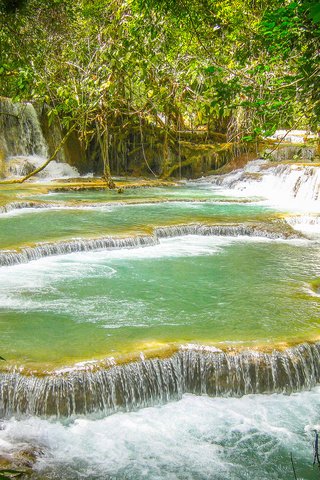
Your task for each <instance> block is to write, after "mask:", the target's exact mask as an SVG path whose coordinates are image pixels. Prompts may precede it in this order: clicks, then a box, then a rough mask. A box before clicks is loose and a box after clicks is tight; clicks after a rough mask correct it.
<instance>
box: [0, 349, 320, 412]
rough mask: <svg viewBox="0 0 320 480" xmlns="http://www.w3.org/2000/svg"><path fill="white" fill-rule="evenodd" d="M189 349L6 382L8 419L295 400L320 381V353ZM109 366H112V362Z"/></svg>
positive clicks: (1, 396)
mask: <svg viewBox="0 0 320 480" xmlns="http://www.w3.org/2000/svg"><path fill="white" fill-rule="evenodd" d="M195 348H196V347H192V348H187V347H185V348H182V349H181V350H180V351H179V352H177V353H176V354H175V355H174V356H173V357H171V358H168V359H163V360H161V359H154V360H143V361H141V362H134V363H129V364H127V365H123V366H113V367H109V368H100V369H98V370H96V371H94V370H90V369H87V370H84V371H77V370H75V371H71V372H69V373H61V374H59V373H56V374H53V375H48V376H44V377H37V376H24V375H21V374H20V373H19V372H13V373H2V374H1V375H0V412H1V414H2V416H11V415H13V414H29V415H57V416H70V415H76V414H88V413H92V412H94V411H103V412H104V413H106V414H110V413H114V412H116V411H118V410H126V411H130V410H133V409H136V408H140V407H146V406H150V405H157V404H163V403H166V402H168V401H170V400H177V399H180V398H181V397H182V395H183V394H184V393H186V392H188V393H194V394H197V395H209V396H233V397H234V396H241V395H245V394H249V393H275V392H277V393H292V392H295V391H299V390H302V389H310V388H312V387H313V386H315V385H316V384H317V383H318V382H319V381H320V345H319V344H302V345H299V346H297V347H294V348H291V349H288V350H286V351H284V352H279V351H274V352H272V353H270V354H268V353H261V352H250V351H247V352H246V351H245V352H240V353H234V354H227V353H224V352H222V351H219V350H216V349H212V351H210V349H208V348H207V349H206V348H201V347H198V349H195ZM107 363H108V362H107Z"/></svg>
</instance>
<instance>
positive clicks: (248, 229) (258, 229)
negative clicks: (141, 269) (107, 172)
mask: <svg viewBox="0 0 320 480" xmlns="http://www.w3.org/2000/svg"><path fill="white" fill-rule="evenodd" d="M185 235H201V236H225V237H227V236H228V237H241V236H254V237H265V238H270V239H286V238H300V236H299V234H298V233H295V232H293V231H291V230H290V229H289V230H286V229H285V228H284V227H283V226H282V224H281V228H280V229H278V228H277V226H275V227H273V228H268V226H264V225H262V226H260V225H244V224H241V225H211V226H209V225H176V226H171V227H157V228H155V229H154V234H153V235H140V236H134V237H127V238H121V237H119V238H118V237H100V238H94V239H84V238H79V239H74V240H70V241H60V242H54V243H43V244H39V245H36V246H34V247H24V248H22V249H21V251H19V252H17V251H15V250H12V251H2V252H1V253H0V267H1V266H10V265H17V264H19V263H26V262H30V261H32V260H37V259H40V258H43V257H49V256H53V255H65V254H69V253H74V252H88V251H94V250H101V249H121V248H137V247H145V246H151V245H156V244H157V243H159V239H161V238H170V237H180V236H185Z"/></svg>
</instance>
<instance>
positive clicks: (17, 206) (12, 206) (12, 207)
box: [0, 202, 59, 213]
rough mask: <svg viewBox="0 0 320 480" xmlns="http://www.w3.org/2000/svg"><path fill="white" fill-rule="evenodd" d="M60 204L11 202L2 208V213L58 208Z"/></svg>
mask: <svg viewBox="0 0 320 480" xmlns="http://www.w3.org/2000/svg"><path fill="white" fill-rule="evenodd" d="M58 207H59V204H50V203H41V202H11V203H7V204H6V205H3V206H2V207H0V213H10V212H14V211H16V210H22V209H23V208H58Z"/></svg>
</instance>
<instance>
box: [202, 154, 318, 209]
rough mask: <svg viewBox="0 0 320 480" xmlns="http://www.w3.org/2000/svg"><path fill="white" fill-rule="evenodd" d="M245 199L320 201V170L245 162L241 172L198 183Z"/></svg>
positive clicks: (213, 177)
mask: <svg viewBox="0 0 320 480" xmlns="http://www.w3.org/2000/svg"><path fill="white" fill-rule="evenodd" d="M199 182H200V183H201V182H203V183H207V182H209V183H211V184H212V185H214V186H218V187H220V188H224V189H231V190H235V191H238V192H242V193H243V195H246V196H256V197H266V198H268V199H271V200H272V201H273V202H274V203H277V204H280V205H281V203H283V201H285V200H296V201H298V202H316V201H318V200H319V199H320V168H319V167H317V166H313V165H299V164H279V165H274V166H273V165H272V164H270V162H267V161H265V160H255V161H253V162H249V163H248V164H247V165H246V167H245V168H244V169H242V170H236V171H234V172H232V173H229V174H226V175H219V176H217V175H216V176H211V177H207V178H204V179H201V180H199Z"/></svg>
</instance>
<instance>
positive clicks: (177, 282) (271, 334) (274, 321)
mask: <svg viewBox="0 0 320 480" xmlns="http://www.w3.org/2000/svg"><path fill="white" fill-rule="evenodd" d="M318 260H319V249H318V247H317V246H316V245H314V244H312V243H310V244H309V243H306V242H304V243H303V244H301V243H299V242H298V243H294V242H293V241H290V242H283V241H278V242H276V241H266V240H265V241H263V240H261V239H260V240H259V239H248V238H247V239H231V238H229V239H228V238H214V237H211V238H210V237H197V236H187V237H180V238H173V239H168V240H163V241H161V243H160V245H157V246H154V247H145V248H140V249H132V250H118V251H109V252H106V251H105V252H90V253H88V252H87V253H79V254H71V255H62V256H57V257H49V258H45V259H41V260H38V261H34V262H31V263H29V264H24V265H18V266H13V267H6V268H1V269H0V289H1V291H2V292H5V294H4V295H2V296H1V314H0V325H1V333H2V338H3V340H4V345H5V347H4V352H3V354H4V355H5V356H6V358H8V359H9V360H15V361H19V363H22V364H29V363H30V364H38V363H39V364H41V363H46V362H47V363H49V364H52V365H59V364H63V363H68V364H69V363H72V362H74V361H79V360H84V359H86V360H89V359H92V358H101V357H103V356H113V355H114V356H117V355H119V354H129V353H134V352H140V351H144V350H148V349H154V348H159V349H161V348H162V347H164V346H165V345H166V344H172V343H173V344H180V343H203V344H214V345H219V344H220V343H221V344H224V345H225V344H228V343H229V342H231V344H233V345H234V346H235V347H237V346H241V345H242V344H249V345H250V346H255V345H256V346H259V345H260V344H263V345H268V344H270V343H271V344H272V343H274V342H295V341H297V340H301V339H304V338H306V337H308V338H314V337H316V336H317V335H318V332H319V322H320V317H319V298H318V297H316V296H312V294H311V292H310V291H309V290H308V288H307V287H308V281H309V280H310V278H314V277H316V276H319V275H320V266H319V263H320V262H319V261H318ZM35 332H36V336H35V334H34V333H35Z"/></svg>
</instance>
